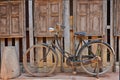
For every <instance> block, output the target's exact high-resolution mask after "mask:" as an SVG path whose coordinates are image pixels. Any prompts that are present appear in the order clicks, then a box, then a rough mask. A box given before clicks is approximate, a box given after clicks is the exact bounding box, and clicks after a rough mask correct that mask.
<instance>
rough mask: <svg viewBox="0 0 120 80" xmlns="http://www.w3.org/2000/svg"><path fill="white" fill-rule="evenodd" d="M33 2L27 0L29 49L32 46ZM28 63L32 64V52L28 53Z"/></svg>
mask: <svg viewBox="0 0 120 80" xmlns="http://www.w3.org/2000/svg"><path fill="white" fill-rule="evenodd" d="M32 4H33V0H29V40H30V43H29V44H30V47H31V46H32V45H33V41H34V40H33V5H32ZM30 63H31V64H34V54H33V50H31V51H30Z"/></svg>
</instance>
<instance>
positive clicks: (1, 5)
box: [0, 2, 10, 36]
mask: <svg viewBox="0 0 120 80" xmlns="http://www.w3.org/2000/svg"><path fill="white" fill-rule="evenodd" d="M8 8H9V5H8V4H7V3H6V2H0V36H8V35H9V25H10V24H9V13H8V12H9V9H8Z"/></svg>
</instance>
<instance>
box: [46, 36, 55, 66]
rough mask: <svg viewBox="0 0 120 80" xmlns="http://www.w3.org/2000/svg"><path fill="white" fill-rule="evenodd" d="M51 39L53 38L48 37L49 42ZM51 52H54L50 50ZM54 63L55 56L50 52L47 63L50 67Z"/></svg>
mask: <svg viewBox="0 0 120 80" xmlns="http://www.w3.org/2000/svg"><path fill="white" fill-rule="evenodd" d="M51 40H52V38H46V42H47V43H50V42H51ZM46 51H48V50H46ZM50 53H52V52H50ZM52 64H53V56H52V54H49V55H48V57H47V65H48V66H49V67H50V66H52Z"/></svg>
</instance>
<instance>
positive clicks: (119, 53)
mask: <svg viewBox="0 0 120 80" xmlns="http://www.w3.org/2000/svg"><path fill="white" fill-rule="evenodd" d="M118 55H119V57H118V58H119V59H118V60H119V66H120V37H119V52H118ZM119 70H120V69H119Z"/></svg>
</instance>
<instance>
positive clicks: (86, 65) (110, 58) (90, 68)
mask: <svg viewBox="0 0 120 80" xmlns="http://www.w3.org/2000/svg"><path fill="white" fill-rule="evenodd" d="M91 52H92V53H93V54H94V55H95V56H97V57H99V59H100V61H99V62H98V61H97V62H94V61H89V60H90V59H91V60H92V59H94V58H95V57H94V56H93V55H92V54H91ZM79 55H80V60H81V61H82V63H81V66H82V68H83V69H84V70H85V72H87V73H89V74H92V75H98V74H103V73H106V72H107V71H109V70H110V69H111V68H112V66H113V64H114V60H115V55H114V51H113V49H112V48H111V47H110V46H109V45H108V44H107V43H104V42H100V41H93V42H90V43H88V44H87V45H85V46H83V47H82V48H81V51H80V54H79ZM98 65H99V66H98ZM98 70H99V73H98Z"/></svg>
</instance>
